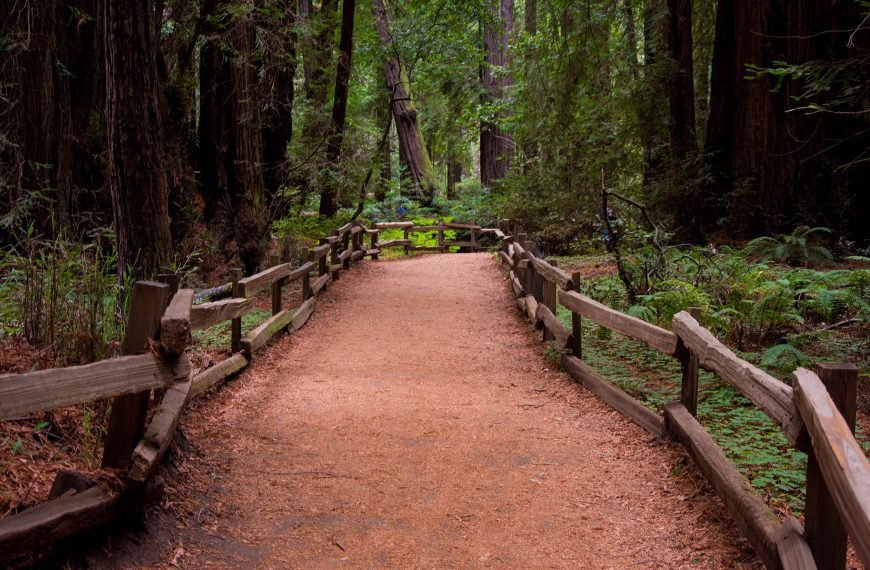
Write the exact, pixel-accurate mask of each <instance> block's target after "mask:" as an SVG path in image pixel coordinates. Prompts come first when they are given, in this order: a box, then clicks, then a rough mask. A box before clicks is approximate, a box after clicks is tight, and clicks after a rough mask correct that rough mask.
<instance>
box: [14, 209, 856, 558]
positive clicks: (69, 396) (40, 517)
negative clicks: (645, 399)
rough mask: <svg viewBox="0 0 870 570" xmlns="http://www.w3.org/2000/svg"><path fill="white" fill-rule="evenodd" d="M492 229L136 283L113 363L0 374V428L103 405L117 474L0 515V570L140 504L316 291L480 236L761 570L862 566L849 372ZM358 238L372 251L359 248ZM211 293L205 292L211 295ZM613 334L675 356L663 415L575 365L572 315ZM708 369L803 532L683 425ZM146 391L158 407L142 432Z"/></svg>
mask: <svg viewBox="0 0 870 570" xmlns="http://www.w3.org/2000/svg"><path fill="white" fill-rule="evenodd" d="M396 228H399V229H402V230H403V233H404V238H403V239H401V240H390V241H386V242H379V241H378V237H379V233H380V231H381V230H382V229H396ZM447 229H458V230H468V231H469V234H470V236H471V237H470V240H467V241H457V240H452V241H451V240H445V239H444V231H445V230H447ZM510 229H511V224H510V223H509V222H508V221H503V222H502V224H501V226H500V227H499V228H498V229H484V228H481V227H480V226H477V225H475V224H456V223H441V222H439V224H438V225H437V226H415V225H414V224H413V223H412V222H391V223H380V224H373V227H372V228H366V227H364V226H363V225H362V224H360V223H349V224H346V225H344V226H342V227H341V228H339V229H338V230H336V231H335V232H334V233H333V235H332V236H329V237H326V238H323V239H321V240H320V242H321V243H320V245H318V246H317V247H314V248H311V249H310V250H307V251H305V252H304V253H303V263H302V265H300V266H299V267H296V268H294V267H292V266H291V265H290V264H287V263H285V264H274V266H273V267H271V268H269V269H266V270H265V271H262V272H260V273H257V274H256V275H252V276H250V277H244V278H243V277H242V276H241V272H236V274H235V276H234V279H233V282H232V286H231V291H232V297H230V298H226V299H221V300H217V301H210V302H205V303H202V304H196V305H195V304H193V302H194V296H195V295H194V292H193V291H192V290H189V289H180V290H179V289H178V282H177V279H176V278H175V276H164V279H163V281H164V282H162V283H160V282H138V283H136V284H135V285H134V287H133V292H132V301H131V308H130V315H129V317H128V322H127V327H126V330H125V336H124V344H123V346H122V356H121V357H120V358H116V359H112V360H106V361H102V362H97V363H94V364H88V365H85V366H74V367H69V368H61V369H53V370H45V371H40V372H33V373H28V374H20V375H14V374H12V375H5V376H0V420H8V419H14V418H17V417H20V416H21V415H23V414H25V413H32V412H38V411H44V410H50V409H53V408H58V407H62V406H68V405H74V404H80V403H85V402H90V401H93V400H98V399H104V398H113V403H112V415H111V417H110V420H109V427H108V431H107V436H106V441H105V449H104V456H103V467H105V468H109V469H115V470H116V471H115V472H116V473H118V474H119V477H118V478H117V480H116V481H115V482H114V484H106V482H105V481H103V482H99V483H98V482H97V481H93V480H91V479H89V478H88V477H87V476H85V475H82V474H77V473H74V472H68V471H61V472H60V473H59V474H58V476H57V479H56V480H55V484H54V485H53V488H52V492H51V495H50V498H49V500H48V501H47V502H45V503H43V504H41V505H39V506H36V507H33V508H31V509H27V510H25V511H22V512H20V513H18V514H16V515H13V516H10V517H7V518H5V519H2V520H0V563H2V562H7V561H9V560H13V559H15V558H20V557H21V556H23V555H26V554H28V553H31V552H35V551H39V550H44V549H45V548H46V547H48V546H50V545H52V544H54V543H56V542H58V541H60V540H63V539H66V538H69V537H71V536H73V535H75V534H78V533H81V532H83V531H86V530H89V529H91V528H94V527H98V526H102V525H105V524H107V523H109V522H111V521H113V520H115V519H117V518H119V517H121V516H122V515H125V514H128V513H130V512H135V511H136V510H139V509H141V508H142V507H143V505H144V504H145V503H146V502H147V501H149V500H153V498H154V497H155V496H157V495H158V494H159V492H160V484H159V481H158V480H157V478H155V477H153V475H154V473H155V471H156V469H157V467H158V466H159V464H160V461H161V459H162V458H163V456H164V454H165V453H166V451H167V449H168V447H169V445H170V443H171V441H172V438H173V434H174V432H175V430H176V427H177V425H178V421H179V418H180V415H181V413H182V411H183V409H184V407H185V405H186V404H187V403H188V402H190V401H191V400H192V399H193V398H196V397H198V396H200V395H201V394H203V393H204V392H206V391H207V390H209V389H210V388H212V387H213V386H215V385H217V384H219V383H220V382H222V381H224V380H225V379H227V378H229V377H231V376H233V375H235V374H237V373H238V372H239V371H241V370H242V369H244V368H245V367H246V366H248V364H249V363H250V362H251V359H252V358H253V355H254V353H255V351H256V350H258V349H259V348H261V347H262V346H264V345H265V344H266V343H267V342H268V340H269V339H270V338H271V337H272V336H274V335H275V334H276V333H278V332H281V331H289V332H292V331H294V330H297V329H299V328H300V327H302V326H303V325H304V324H305V322H306V321H307V320H308V318H309V317H310V316H311V314H312V313H313V311H314V309H315V306H316V300H317V297H318V295H319V294H320V292H321V291H323V290H324V288H326V287H327V286H328V284H329V283H330V282H331V281H334V280H337V279H338V278H339V274H340V271H341V270H342V269H348V268H350V266H351V264H352V262H355V261H359V260H361V259H363V258H364V257H366V256H368V257H371V258H372V259H377V257H378V254H379V253H380V252H381V250H382V249H383V248H387V247H403V248H405V251H406V252H409V251H413V250H420V249H434V250H436V251H447V248H449V247H451V246H459V247H461V248H466V249H468V250H471V251H476V250H478V249H481V247H482V246H481V245H480V243H479V242H478V238H479V237H481V236H483V235H491V236H492V237H494V238H496V239H498V240H500V241H501V251H500V252H499V256H500V257H501V259H502V261H503V262H504V264H505V265H506V266H507V267H508V269H509V278H510V285H511V288H512V289H513V292H514V294H515V296H516V298H517V305H518V307H519V308H520V310H522V311H523V312H524V313H525V314H526V315H527V317H528V319H529V321H530V322H531V323H533V324H535V326H536V327H538V328H541V329H543V338H544V340H545V341H553V342H555V343H556V345H557V346H558V347H559V348H561V349H563V350H564V351H566V353H565V354H564V355H563V357H562V364H563V366H564V368H565V370H566V371H567V372H568V374H569V375H570V376H571V377H573V378H574V379H575V380H577V381H579V382H580V383H582V384H583V385H584V386H586V387H587V388H588V389H589V390H591V391H592V392H593V393H595V394H596V395H597V396H598V397H600V398H601V399H602V400H604V401H605V402H606V403H607V404H609V405H610V406H611V407H613V408H614V409H616V410H618V411H619V412H621V413H623V414H625V415H626V416H627V417H628V418H630V419H631V420H632V421H634V422H635V423H637V424H638V425H639V426H641V427H642V428H644V429H645V430H647V431H649V432H650V433H652V434H654V435H655V436H662V435H664V434H669V435H671V436H672V437H673V438H675V439H676V440H677V441H679V442H681V443H682V444H683V445H684V446H685V447H686V449H687V450H688V452H689V454H690V455H691V456H692V458H693V459H694V461H695V463H696V464H697V465H698V467H699V469H700V470H701V472H702V473H703V474H704V475H705V477H707V479H708V480H709V481H710V482H711V484H712V486H713V488H714V489H715V490H716V492H717V493H718V494H719V496H720V497H722V499H723V501H724V502H725V505H726V506H727V508H728V509H729V511H730V512H731V514H732V516H733V517H734V519H735V521H736V522H737V524H738V526H739V527H740V528H741V530H742V531H743V532H744V533H745V535H746V536H747V538H748V539H749V541H750V542H751V543H752V545H753V547H754V548H755V550H756V552H757V553H758V554H759V556H760V558H761V559H762V560H763V561H764V563H765V564H766V565H767V566H768V567H770V568H815V567H820V568H843V567H844V565H845V553H846V537H847V535H848V536H850V537H851V538H852V541H853V544H854V545H855V549H856V550H857V552H858V554H859V556H860V557H861V559H862V560H863V561H864V563H865V564H867V565H870V466H868V462H867V459H866V458H865V456H864V455H863V452H862V450H861V448H860V446H859V445H858V443H857V441H856V440H855V438H854V436H853V430H854V423H855V413H856V412H855V386H856V376H857V371H856V369H855V368H854V367H849V366H843V365H840V366H831V365H820V366H819V368H818V370H817V372H818V374H816V373H813V372H811V371H809V370H804V369H798V370H797V371H796V372H795V373H794V375H793V383H794V387H791V386H788V385H786V384H784V383H782V382H780V381H779V380H777V379H775V378H773V377H771V376H769V375H768V374H766V373H765V372H763V371H761V370H760V369H758V368H757V367H755V366H753V365H752V364H750V363H748V362H746V361H743V360H741V359H740V358H738V357H737V356H736V355H735V354H734V353H733V352H731V351H730V350H729V349H728V348H726V347H725V346H724V345H723V344H722V343H720V342H719V341H718V340H716V339H715V338H714V337H713V335H712V334H711V333H710V332H709V331H707V330H706V329H704V328H703V327H701V325H700V324H698V321H697V318H698V315H697V314H692V312H691V311H689V312H681V313H679V314H678V315H676V316H675V317H674V321H673V324H672V329H673V330H672V331H668V330H665V329H662V328H660V327H657V326H655V325H652V324H650V323H647V322H645V321H642V320H640V319H637V318H634V317H631V316H629V315H625V314H623V313H620V312H618V311H615V310H613V309H610V308H609V307H606V306H604V305H602V304H600V303H597V302H595V301H594V300H592V299H590V298H588V297H586V296H584V295H582V294H580V293H578V292H577V291H575V290H574V289H575V288H576V287H577V286H578V285H579V283H580V277H579V276H578V275H571V274H568V273H566V272H565V271H563V270H561V269H559V268H558V267H556V266H554V265H553V264H550V263H547V262H546V261H544V260H543V259H540V258H538V257H536V256H535V255H533V254H532V252H531V251H530V250H529V248H528V247H527V244H526V236H525V235H524V234H523V233H522V232H521V231H518V229H516V228H515V230H517V231H515V232H514V234H515V235H511V233H510V231H509V230H510ZM413 232H437V234H438V241H437V243H438V245H437V246H434V247H432V248H428V247H415V246H414V245H413V242H412V240H411V239H410V234H411V233H413ZM365 236H369V238H370V247H369V248H366V247H365V246H364V237H365ZM295 280H301V282H302V303H301V304H300V306H299V307H296V308H295V309H293V310H290V309H284V308H283V307H282V294H281V292H282V288H283V287H284V286H286V285H287V284H288V283H290V282H291V281H295ZM267 287H269V288H271V293H272V317H271V318H269V319H268V320H267V321H266V322H264V323H262V324H261V325H260V326H258V327H257V328H255V329H254V330H253V331H251V332H250V333H249V334H248V335H247V336H246V337H244V338H243V337H242V326H241V318H242V316H244V315H245V314H247V313H248V312H250V311H252V310H253V308H254V303H253V296H254V295H256V294H257V293H258V292H260V291H262V290H263V289H265V288H267ZM221 290H222V288H215V291H221ZM558 304H562V305H563V306H565V307H566V308H568V309H569V310H570V311H571V317H572V322H571V324H572V326H571V328H570V329H568V328H567V327H565V326H563V325H562V324H561V322H560V321H559V320H558V318H557V317H556V314H557V305H558ZM584 318H586V319H589V320H591V321H593V322H594V323H596V324H598V325H600V326H604V327H607V328H609V329H612V330H615V331H617V332H619V333H621V334H623V335H626V336H628V337H630V338H634V339H637V340H640V341H642V342H645V343H646V344H648V345H649V346H651V347H653V348H655V349H657V350H659V351H661V352H663V353H665V354H667V355H669V356H672V357H674V358H676V359H677V360H678V361H679V362H680V363H681V365H682V370H683V380H682V390H681V398H680V401H679V402H674V403H671V404H668V405H667V406H665V410H664V415H663V416H660V415H658V414H656V413H655V412H653V411H651V410H649V409H648V408H646V407H645V406H643V405H642V404H641V403H640V402H638V401H637V400H635V399H633V398H631V397H630V396H629V395H628V394H626V393H624V392H623V391H621V390H620V389H618V388H617V387H615V386H614V385H613V384H611V383H609V382H608V381H607V380H606V379H604V378H603V377H602V376H601V375H600V374H598V373H597V372H595V371H594V370H593V369H592V368H590V367H589V366H588V365H587V364H586V363H585V362H584V361H583V359H582V355H583V347H582V334H581V333H582V323H583V319H584ZM225 321H231V323H232V325H231V348H232V352H233V355H232V356H230V357H229V358H227V359H226V360H224V361H222V362H221V363H219V364H217V365H215V366H212V367H211V368H208V369H206V370H204V371H202V372H200V373H198V374H196V375H193V374H192V370H191V365H190V362H189V361H188V359H187V357H186V356H185V354H184V352H185V348H186V347H187V345H188V343H189V342H190V338H191V337H190V335H191V331H192V330H197V329H203V328H207V327H209V326H211V325H213V324H217V323H221V322H225ZM699 367H703V368H704V369H706V370H709V371H711V372H715V373H716V374H718V375H719V376H720V377H721V378H722V379H723V380H725V381H726V382H728V383H729V384H731V385H732V386H734V387H735V388H736V389H737V390H739V391H740V392H741V393H742V394H744V395H745V396H746V397H747V398H748V399H749V400H751V401H752V402H753V403H754V404H755V405H756V406H758V407H759V408H760V409H762V410H763V411H764V412H765V413H767V414H768V415H769V416H770V417H771V418H773V419H774V421H776V422H777V424H778V425H779V426H780V427H781V428H782V429H783V431H784V433H785V434H786V436H787V437H788V439H789V441H790V442H791V443H792V445H794V446H795V447H797V448H798V449H801V450H803V451H806V452H807V453H808V455H809V461H808V468H807V503H806V516H805V519H806V525H805V527H803V528H802V526H801V524H800V523H799V522H798V521H797V520H795V519H793V518H790V519H789V520H787V521H786V522H785V523H784V524H780V523H779V521H778V519H777V518H776V516H775V515H774V514H773V513H772V512H771V511H770V510H769V509H768V508H767V506H766V505H765V504H764V502H763V500H762V499H761V498H760V497H759V496H758V495H757V494H755V493H754V491H753V490H752V489H751V486H750V484H749V482H748V481H747V480H746V478H745V477H743V476H742V475H741V474H740V473H739V472H738V471H737V469H736V468H735V467H734V465H733V464H731V463H730V462H729V461H728V460H727V459H726V457H725V454H724V453H723V451H722V449H721V448H720V447H719V446H718V445H717V444H716V443H715V442H714V441H713V439H712V438H711V437H710V435H709V434H708V433H707V431H706V430H705V429H704V428H703V426H702V425H701V424H700V423H698V421H697V420H696V419H695V417H694V416H695V412H696V409H697V397H698V395H697V394H698V369H699ZM152 391H154V393H155V395H157V396H158V397H159V398H160V403H159V405H158V406H157V407H156V411H155V412H154V414H153V415H152V417H151V420H150V423H148V425H147V426H146V420H147V412H148V403H149V401H150V400H151V398H152Z"/></svg>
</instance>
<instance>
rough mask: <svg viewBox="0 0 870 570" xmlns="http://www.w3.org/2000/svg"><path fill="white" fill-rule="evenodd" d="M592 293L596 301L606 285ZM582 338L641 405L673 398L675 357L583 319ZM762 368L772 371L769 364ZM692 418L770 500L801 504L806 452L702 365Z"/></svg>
mask: <svg viewBox="0 0 870 570" xmlns="http://www.w3.org/2000/svg"><path fill="white" fill-rule="evenodd" d="M599 293H600V291H599ZM597 296H598V297H599V300H600V301H601V300H602V298H601V297H606V296H607V291H606V290H605V291H604V294H603V295H597ZM558 317H559V319H560V321H561V322H562V323H563V324H565V325H566V326H568V327H569V328H570V326H571V313H570V312H569V311H568V310H567V309H565V308H564V307H562V306H559V308H558ZM582 341H583V358H584V360H585V361H586V362H587V363H588V364H589V365H590V366H591V367H592V368H594V369H595V370H596V371H598V372H599V373H601V374H602V375H603V376H604V377H605V378H607V379H608V380H609V381H611V382H613V383H614V384H615V385H616V386H618V387H619V388H621V389H622V390H623V391H625V392H626V393H628V394H629V395H630V396H632V397H634V398H636V399H637V400H639V401H640V402H641V403H642V404H643V405H645V406H646V407H648V408H650V409H652V410H654V411H656V412H657V413H661V412H662V408H663V406H664V404H666V403H668V402H671V401H675V400H678V399H679V397H680V384H681V378H682V373H681V370H680V365H679V363H678V361H677V360H676V359H673V358H671V357H668V356H666V355H664V354H662V353H660V352H658V351H657V350H655V349H652V348H649V347H648V346H646V345H645V344H643V343H641V342H638V341H635V340H632V339H629V338H627V337H625V336H623V335H620V334H618V333H615V332H613V331H610V330H608V329H606V328H604V327H599V326H598V325H595V324H594V323H592V322H591V321H590V320H588V319H584V320H583V339H582ZM842 349H843V350H847V347H846V346H843V347H842ZM741 356H742V357H744V358H746V357H748V358H749V359H751V360H753V361H755V362H756V364H759V360H761V358H760V355H759V354H758V353H752V354H746V353H741ZM762 367H764V366H763V365H762ZM768 371H769V372H771V373H774V374H776V371H775V370H772V369H768ZM777 375H779V374H777ZM780 376H781V375H780ZM698 418H699V421H700V422H701V424H702V425H703V426H704V427H705V428H706V429H707V431H709V433H710V434H711V436H712V437H713V439H714V440H715V441H716V442H717V443H718V444H719V445H720V446H721V447H722V449H723V450H724V452H725V455H726V456H727V457H728V458H729V459H730V460H731V461H732V462H733V463H734V464H735V465H736V466H737V468H738V469H739V470H740V472H741V473H743V474H744V475H745V476H746V477H747V478H748V479H749V481H750V482H751V484H752V486H753V487H755V488H756V489H757V490H758V491H759V492H760V493H761V494H762V495H763V496H764V497H765V499H766V500H767V501H768V502H769V503H770V504H771V505H772V506H774V507H777V508H779V509H780V510H782V511H785V512H792V513H800V512H801V511H802V510H803V502H804V493H805V484H806V455H805V454H804V453H801V452H799V451H796V450H794V449H792V448H791V447H790V446H789V444H788V441H787V440H786V437H785V435H784V434H783V433H782V430H781V429H780V428H779V427H778V426H777V425H776V424H775V423H774V422H773V421H772V420H771V419H770V418H768V417H767V415H766V414H764V412H762V411H761V410H759V409H758V408H757V407H755V406H754V405H753V404H752V403H751V402H749V401H748V400H747V399H746V398H744V397H743V396H741V395H740V394H739V393H738V392H736V391H735V390H734V389H733V388H732V387H731V386H730V385H728V384H726V383H725V382H723V381H722V380H720V379H719V378H718V377H717V376H716V375H714V374H712V373H708V372H705V371H703V370H702V371H701V373H700V376H699V387H698ZM858 439H859V441H860V442H861V443H862V445H863V446H864V448H865V449H868V448H870V438H868V437H867V434H864V433H861V431H860V429H859V432H858Z"/></svg>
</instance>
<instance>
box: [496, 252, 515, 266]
mask: <svg viewBox="0 0 870 570" xmlns="http://www.w3.org/2000/svg"><path fill="white" fill-rule="evenodd" d="M498 254H499V256H500V257H501V260H502V261H503V262H504V263H505V264H506V265H508V266H509V267H513V266H514V260H513V259H511V257H510V256H509V255H508V254H506V253H505V252H503V251H500V252H498Z"/></svg>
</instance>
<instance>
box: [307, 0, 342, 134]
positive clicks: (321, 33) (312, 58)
mask: <svg viewBox="0 0 870 570" xmlns="http://www.w3.org/2000/svg"><path fill="white" fill-rule="evenodd" d="M337 3H338V2H337V0H322V2H321V3H320V9H315V8H314V6H312V4H311V3H310V2H303V4H305V6H304V8H303V11H301V13H300V16H301V20H302V22H303V23H307V24H308V26H309V34H308V36H307V37H308V39H307V40H306V41H304V42H302V44H301V47H302V55H303V60H302V62H303V72H304V73H303V74H304V77H305V98H306V99H308V101H309V102H310V103H311V105H312V107H313V109H312V111H311V113H310V115H311V116H310V118H309V119H310V122H306V123H307V124H306V126H305V127H306V132H307V134H308V135H309V136H311V137H323V136H326V134H327V132H328V122H327V120H326V117H325V116H324V114H323V109H324V107H326V104H327V102H328V100H329V69H330V67H331V62H332V48H333V46H334V41H335V40H334V39H333V36H334V32H335V11H336V6H337Z"/></svg>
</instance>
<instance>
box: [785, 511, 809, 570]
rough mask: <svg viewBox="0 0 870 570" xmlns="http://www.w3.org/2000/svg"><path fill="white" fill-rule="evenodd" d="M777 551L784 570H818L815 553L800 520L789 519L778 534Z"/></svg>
mask: <svg viewBox="0 0 870 570" xmlns="http://www.w3.org/2000/svg"><path fill="white" fill-rule="evenodd" d="M776 549H777V553H778V554H779V559H780V561H781V562H782V567H783V569H784V570H816V561H815V559H813V553H812V552H811V551H810V547H809V545H808V544H807V541H806V539H805V538H804V529H803V527H802V526H801V523H800V521H799V520H797V519H796V518H794V517H788V519H786V521H785V522H784V523H783V524H782V526H780V527H779V530H778V531H777V533H776Z"/></svg>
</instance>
